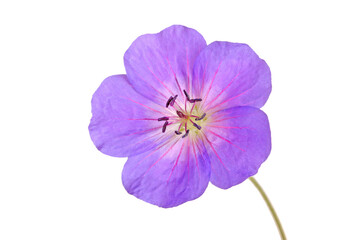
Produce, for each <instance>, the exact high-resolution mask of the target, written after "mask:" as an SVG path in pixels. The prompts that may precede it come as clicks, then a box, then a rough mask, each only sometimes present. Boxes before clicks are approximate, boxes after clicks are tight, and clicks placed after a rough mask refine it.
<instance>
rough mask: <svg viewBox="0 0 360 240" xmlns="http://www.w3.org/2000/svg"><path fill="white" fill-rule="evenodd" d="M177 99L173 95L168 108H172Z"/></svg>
mask: <svg viewBox="0 0 360 240" xmlns="http://www.w3.org/2000/svg"><path fill="white" fill-rule="evenodd" d="M177 97H178V95H175V96H174V97H173V99H172V100H171V101H170V106H174V104H175V101H176V98H177Z"/></svg>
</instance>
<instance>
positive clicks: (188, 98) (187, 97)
mask: <svg viewBox="0 0 360 240" xmlns="http://www.w3.org/2000/svg"><path fill="white" fill-rule="evenodd" d="M184 94H185V96H186V99H187V100H188V101H189V102H190V97H189V94H188V93H187V92H186V91H185V89H184Z"/></svg>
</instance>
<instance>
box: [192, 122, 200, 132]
mask: <svg viewBox="0 0 360 240" xmlns="http://www.w3.org/2000/svg"><path fill="white" fill-rule="evenodd" d="M192 124H193V125H194V126H195V127H196V128H197V129H199V130H201V127H200V126H199V125H197V124H196V123H194V122H193V123H192Z"/></svg>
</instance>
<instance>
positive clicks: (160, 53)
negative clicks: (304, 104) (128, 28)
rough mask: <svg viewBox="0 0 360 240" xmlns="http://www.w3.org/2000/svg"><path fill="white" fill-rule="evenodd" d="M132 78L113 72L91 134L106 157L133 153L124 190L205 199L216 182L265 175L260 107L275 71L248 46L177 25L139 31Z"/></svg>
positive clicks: (151, 196) (157, 200) (100, 92)
mask: <svg viewBox="0 0 360 240" xmlns="http://www.w3.org/2000/svg"><path fill="white" fill-rule="evenodd" d="M124 62H125V68H126V73H127V75H115V76H111V77H108V78H106V79H105V80H104V81H103V83H102V84H101V85H100V87H99V88H98V89H97V90H96V92H95V93H94V95H93V98H92V114H93V117H92V119H91V122H90V125H89V131H90V135H91V138H92V140H93V142H94V144H95V145H96V147H97V148H98V149H99V150H100V151H101V152H102V153H104V154H107V155H110V156H114V157H128V160H127V162H126V164H125V166H124V169H123V173H122V181H123V184H124V187H125V188H126V190H127V191H128V192H129V193H130V194H132V195H134V196H136V197H137V198H140V199H142V200H144V201H146V202H149V203H151V204H155V205H158V206H160V207H165V208H167V207H174V206H177V205H179V204H182V203H184V202H187V201H190V200H193V199H196V198H198V197H199V196H201V195H202V194H203V192H204V191H205V189H206V187H207V185H208V183H209V181H210V182H211V183H212V184H214V185H215V186H217V187H219V188H223V189H227V188H229V187H232V186H234V185H237V184H239V183H241V182H243V181H244V180H246V179H247V178H248V177H250V176H252V175H254V174H256V173H257V171H258V169H259V167H260V165H261V164H262V163H263V162H264V161H265V160H266V158H267V157H268V155H269V153H270V149H271V138H270V128H269V122H268V118H267V116H266V114H265V113H264V112H262V111H261V110H260V109H259V108H260V107H262V106H263V105H264V104H265V102H266V101H267V99H268V97H269V94H270V92H271V76H270V69H269V67H268V66H267V64H266V63H265V61H264V60H262V59H260V58H259V57H258V56H257V55H256V53H255V52H254V51H253V50H252V49H251V48H250V47H249V46H248V45H246V44H240V43H230V42H213V43H211V44H210V45H207V44H206V42H205V40H204V38H203V37H202V36H201V35H200V34H199V33H198V32H197V31H195V30H194V29H191V28H187V27H184V26H171V27H169V28H166V29H165V30H163V31H161V32H160V33H157V34H146V35H143V36H140V37H139V38H137V39H136V40H135V41H134V42H133V43H132V45H131V46H130V48H129V49H128V50H127V51H126V53H125V55H124Z"/></svg>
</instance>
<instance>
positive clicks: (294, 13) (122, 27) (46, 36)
mask: <svg viewBox="0 0 360 240" xmlns="http://www.w3.org/2000/svg"><path fill="white" fill-rule="evenodd" d="M359 23H360V14H359V7H358V6H357V5H356V1H352V2H351V1H323V2H321V1H282V2H281V1H270V0H269V1H262V2H260V1H247V2H240V1H206V2H205V1H203V2H200V1H195V0H191V1H185V0H182V1H163V2H161V1H151V0H148V1H96V2H95V1H1V3H0V26H1V28H0V31H1V32H0V35H1V36H0V43H1V44H0V74H1V78H0V81H1V85H0V114H1V117H0V141H1V142H0V149H1V150H0V161H1V162H0V164H1V165H0V239H4V240H7V239H156V240H162V239H182V240H183V239H190V240H191V239H279V237H278V233H277V230H276V227H275V225H274V223H273V220H272V218H271V215H270V213H269V212H268V209H267V208H266V205H265V204H264V202H263V201H262V199H261V197H260V195H259V194H258V192H257V191H256V189H255V188H254V187H253V186H252V185H251V183H250V182H248V181H246V182H244V183H242V184H240V185H238V186H236V187H233V188H231V189H229V190H226V191H224V190H220V189H217V188H215V187H214V186H209V187H208V189H207V191H206V192H205V194H204V195H203V196H201V197H200V198H199V199H197V200H195V201H192V202H188V203H186V204H183V205H181V206H179V207H176V208H172V209H161V208H158V207H156V206H153V205H150V204H147V203H145V202H143V201H140V200H138V199H136V198H134V197H133V196H131V195H129V194H127V192H126V191H125V189H124V188H123V186H122V184H121V171H122V168H123V165H124V163H125V161H126V159H119V158H112V157H109V156H106V155H103V154H101V153H100V152H99V151H97V149H96V148H95V147H94V145H93V143H92V142H91V140H90V137H89V134H88V130H87V127H88V124H89V121H90V118H91V106H90V100H91V96H92V94H93V92H94V91H95V90H96V89H97V87H98V86H99V85H100V83H101V82H102V80H103V79H104V78H106V77H107V76H110V75H113V74H120V73H125V69H124V67H123V54H124V52H125V51H126V50H127V48H128V47H129V45H130V44H131V43H132V41H133V40H134V39H135V38H136V37H138V36H139V35H142V34H145V33H156V32H159V31H161V30H162V29H164V28H166V27H168V26H170V25H173V24H182V25H185V26H188V27H192V28H195V29H197V30H198V31H199V32H200V33H201V34H202V35H203V36H204V37H205V39H206V40H207V42H208V43H211V42H212V41H215V40H223V41H232V42H242V43H247V44H249V45H250V46H251V47H252V48H253V49H254V50H255V51H256V52H257V53H258V54H259V55H260V57H261V58H263V59H265V60H266V61H267V63H268V64H269V66H270V68H271V70H272V82H273V92H272V94H271V96H270V99H269V101H268V102H267V104H266V106H265V107H264V108H263V110H264V111H265V112H266V113H267V114H268V116H269V119H270V124H271V128H272V141H273V150H272V153H271V155H270V157H269V159H268V160H267V161H266V162H265V163H264V164H263V166H262V167H261V168H260V171H259V173H258V175H257V176H256V177H257V179H258V181H259V182H260V183H261V184H262V185H263V187H264V189H265V190H266V192H267V193H268V195H269V197H270V199H271V201H272V202H273V204H274V206H275V208H276V210H277V212H278V214H279V217H280V219H281V221H282V223H283V226H284V229H285V231H286V233H287V235H288V238H289V239H360V228H359V227H360V207H359V205H360V195H359V187H358V185H359V183H360V173H359V170H360V169H359V166H360V153H359V152H360V149H359V148H360V144H359V143H360V127H359V124H360V114H359V104H360V97H359V91H360V84H359V81H360V61H359V54H360V47H359V43H360V37H359Z"/></svg>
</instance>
